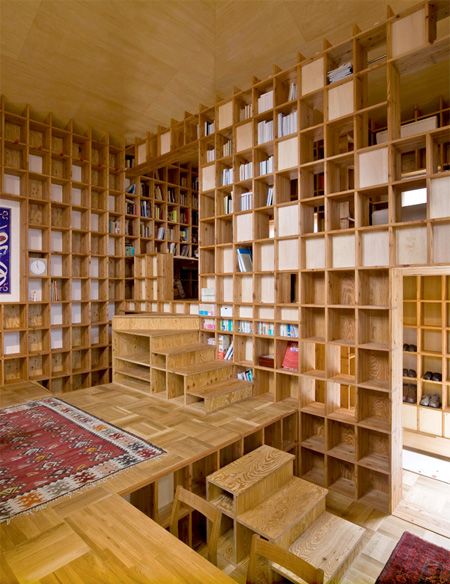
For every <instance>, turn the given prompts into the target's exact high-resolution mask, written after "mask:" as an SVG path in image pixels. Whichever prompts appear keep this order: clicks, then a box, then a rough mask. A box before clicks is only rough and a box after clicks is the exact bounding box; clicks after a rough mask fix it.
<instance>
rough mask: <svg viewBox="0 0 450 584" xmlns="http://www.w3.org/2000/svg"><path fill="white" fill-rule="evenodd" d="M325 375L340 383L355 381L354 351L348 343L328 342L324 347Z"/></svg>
mask: <svg viewBox="0 0 450 584" xmlns="http://www.w3.org/2000/svg"><path fill="white" fill-rule="evenodd" d="M326 365H327V377H328V379H330V380H331V381H334V382H336V383H341V384H344V385H345V384H349V383H350V384H351V383H355V381H356V377H355V372H356V351H355V349H354V348H353V347H350V346H348V345H338V344H334V345H332V344H329V345H328V346H327V347H326Z"/></svg>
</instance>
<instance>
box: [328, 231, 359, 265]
mask: <svg viewBox="0 0 450 584" xmlns="http://www.w3.org/2000/svg"><path fill="white" fill-rule="evenodd" d="M331 263H332V267H333V268H353V267H354V266H355V263H356V257H355V236H354V235H352V234H351V235H334V236H333V237H332V238H331Z"/></svg>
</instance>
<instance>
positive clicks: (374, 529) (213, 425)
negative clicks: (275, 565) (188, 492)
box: [0, 383, 450, 584]
mask: <svg viewBox="0 0 450 584" xmlns="http://www.w3.org/2000/svg"><path fill="white" fill-rule="evenodd" d="M47 393H48V392H46V391H45V390H41V389H40V388H39V386H38V385H36V384H29V383H27V384H23V385H22V387H16V388H15V391H14V392H13V394H12V393H11V392H10V391H9V390H8V391H3V392H0V396H1V404H2V406H3V407H5V406H7V405H9V404H10V403H12V402H15V403H17V401H18V400H19V398H20V399H21V400H22V401H26V400H27V399H35V398H37V397H42V396H43V395H46V394H47ZM12 395H13V396H14V399H12ZM63 399H64V400H66V401H68V402H69V403H72V404H74V405H77V406H78V407H81V408H83V409H85V410H87V411H89V412H90V413H92V414H95V415H97V416H98V417H101V418H103V419H105V420H107V421H108V422H110V423H113V424H116V425H118V426H120V427H122V428H123V429H126V430H129V431H132V432H134V433H137V434H139V435H140V436H142V437H143V438H147V439H149V440H151V441H152V442H154V443H155V444H157V445H159V446H161V447H163V448H165V449H166V450H167V451H168V454H167V456H164V457H161V458H160V459H157V460H155V461H150V462H148V463H143V464H141V465H139V467H135V468H134V469H133V470H132V471H130V472H128V471H126V472H124V473H120V474H119V475H118V476H116V477H113V478H111V479H109V480H107V481H106V482H104V483H102V485H101V486H100V487H94V488H92V489H88V490H86V491H85V492H81V493H80V494H77V495H75V496H73V497H66V498H64V499H62V500H61V501H56V502H55V503H54V504H53V505H49V507H47V508H46V509H44V510H42V511H39V512H35V513H31V514H29V515H24V516H21V517H18V518H16V519H14V520H13V521H11V523H10V524H9V525H6V524H3V525H1V526H0V541H1V546H2V553H3V554H6V555H7V556H8V557H10V556H9V555H8V554H9V550H11V549H13V548H15V547H16V546H19V544H20V549H21V550H22V551H21V553H22V556H21V563H20V564H19V563H17V564H16V565H17V570H19V571H18V572H17V574H16V575H17V576H19V573H22V575H23V571H22V572H20V569H19V568H20V565H22V566H23V565H26V563H27V562H30V561H31V558H32V556H33V554H35V553H36V549H37V548H36V546H39V545H42V543H43V542H44V541H46V538H48V537H52V536H53V535H55V534H56V535H58V534H57V533H56V531H55V530H57V531H58V533H59V532H60V534H62V536H64V537H62V540H63V543H62V551H61V553H60V554H59V556H58V557H59V560H58V566H57V567H54V568H52V566H51V565H50V564H49V563H45V562H43V563H42V564H41V568H40V569H41V571H42V570H44V572H45V574H44V573H42V574H41V575H40V576H39V577H38V578H37V579H36V581H40V582H44V581H47V580H44V578H45V577H47V576H48V574H50V573H52V572H53V571H54V570H55V571H56V570H59V572H58V573H59V574H61V573H63V572H64V568H63V567H64V566H65V565H66V564H70V562H71V561H73V558H78V560H77V561H81V560H80V557H81V556H82V554H84V553H88V552H87V551H86V550H89V549H91V552H89V553H93V551H92V550H94V549H96V548H95V544H94V543H92V541H91V540H90V537H89V534H88V531H89V530H88V529H87V528H86V529H85V528H84V527H83V526H82V522H81V523H80V517H81V518H82V517H85V516H86V514H87V513H89V511H88V507H89V509H91V508H92V510H94V511H95V510H96V512H97V513H99V512H100V509H102V508H103V507H104V506H105V508H111V509H112V507H114V501H113V499H110V498H109V497H111V496H116V495H114V493H119V494H122V495H124V494H125V493H131V492H132V491H133V490H136V489H137V488H140V487H143V486H144V485H145V484H149V483H151V482H152V481H154V480H155V479H156V478H160V477H162V476H164V475H166V474H167V473H168V472H171V470H173V469H174V468H178V467H180V466H183V465H185V464H187V462H189V461H190V460H194V459H195V458H198V457H202V456H204V455H205V453H207V452H211V451H212V450H216V449H217V448H218V446H219V445H224V444H227V443H228V444H229V443H230V441H231V442H232V441H233V440H236V439H237V438H238V437H239V436H241V437H244V436H245V434H246V433H248V434H251V433H252V432H254V431H255V430H257V429H258V428H260V427H264V426H267V425H269V426H270V424H272V423H273V422H274V421H276V420H278V419H282V418H283V417H285V416H286V415H288V414H289V412H290V411H291V410H294V408H293V406H292V405H290V402H289V400H286V401H283V402H281V403H273V402H271V401H270V399H269V398H268V397H265V396H261V397H258V398H252V402H253V407H249V405H250V404H249V401H246V402H243V403H244V404H245V407H243V404H242V403H240V404H235V405H232V406H229V407H227V408H225V409H223V410H221V411H220V412H217V413H214V414H210V415H208V416H201V415H197V414H195V413H192V412H188V411H186V410H184V409H183V408H181V407H179V406H175V405H173V404H169V403H167V402H163V401H162V400H159V399H157V398H154V397H152V396H145V395H143V394H141V393H139V392H136V391H133V390H130V389H128V388H125V387H123V386H119V385H117V384H108V385H102V386H96V387H92V388H87V389H83V390H79V391H77V392H71V393H67V394H64V396H63ZM403 486H404V495H405V499H404V502H402V504H401V505H400V512H399V513H397V512H396V516H393V515H386V514H383V513H382V512H380V511H378V510H376V509H373V508H371V507H369V506H367V505H365V504H362V503H359V502H354V501H352V500H351V499H349V498H347V497H345V496H343V495H341V494H338V493H329V494H328V497H327V510H328V511H329V512H331V513H335V514H337V515H339V516H341V517H343V518H345V519H347V520H349V521H352V522H354V523H355V524H357V525H361V526H363V527H365V528H366V534H365V536H364V537H365V539H364V543H363V548H362V551H361V552H360V553H359V555H358V556H357V557H356V559H355V560H354V561H353V563H352V564H351V566H350V568H349V570H348V571H347V572H346V574H345V576H344V578H343V580H342V582H343V584H354V583H355V582H358V584H359V583H361V584H366V583H367V584H369V583H373V582H374V581H375V580H376V578H377V576H378V574H379V573H380V571H381V569H382V567H383V566H384V564H385V563H386V561H387V559H388V558H389V555H390V553H391V552H392V550H393V548H394V547H395V545H396V543H397V541H398V540H399V538H400V536H401V535H402V533H403V532H404V531H405V530H406V531H410V532H411V533H414V534H416V535H418V536H419V537H422V538H423V539H425V540H428V541H430V542H433V543H435V544H437V545H440V546H443V547H445V548H447V549H450V539H449V537H445V536H444V535H442V534H444V533H446V532H447V533H448V534H449V535H450V530H449V526H450V503H449V501H448V497H447V494H448V485H447V484H445V483H443V482H442V481H436V480H433V479H430V478H427V477H423V476H420V475H418V474H415V473H412V472H410V471H404V472H403ZM131 499H132V500H133V497H132V498H131ZM108 501H109V503H108ZM108 505H109V507H108ZM94 508H95V509H94ZM408 510H409V513H408ZM433 511H434V515H432V512H433ZM134 515H135V514H134V512H133V516H134ZM420 516H422V518H424V521H426V525H427V526H428V528H424V527H421V526H420V524H415V523H418V521H417V518H418V517H420ZM138 517H139V514H138V515H136V517H135V519H136V518H138ZM109 520H110V521H112V524H114V521H116V520H115V519H114V514H113V513H112V514H111V515H110V517H109ZM75 524H76V525H78V528H77V535H76V537H75V536H74V535H73V534H72V531H71V530H72V528H71V526H73V525H75ZM80 525H81V527H80ZM112 527H114V525H112ZM128 528H129V529H133V527H132V525H131V524H130V526H129V527H128ZM113 533H114V529H111V530H110V535H109V536H108V538H107V539H106V540H102V541H107V544H105V545H107V546H108V549H109V552H108V553H111V554H112V556H111V557H112V558H114V562H116V561H117V562H118V561H119V559H120V557H121V555H122V554H124V553H125V554H126V553H127V551H126V550H125V548H124V549H122V548H123V546H124V545H125V544H123V542H121V541H119V540H117V539H116V538H115V537H114V535H113ZM71 534H72V535H71ZM24 544H26V545H24ZM222 544H223V545H222V546H221V547H220V548H219V567H220V568H221V569H222V570H224V571H225V572H226V573H228V574H230V575H231V577H232V578H233V579H235V580H236V581H237V582H240V583H241V582H245V573H246V562H243V563H242V564H240V565H239V566H236V565H234V564H232V563H231V562H230V558H231V552H230V545H231V544H230V543H229V542H228V543H227V539H226V538H225V539H224V540H223V541H222ZM89 546H90V548H89ZM139 553H140V552H139ZM74 554H75V555H74ZM3 557H5V556H4V555H3ZM8 570H9V569H8ZM61 570H62V572H61ZM6 573H7V574H8V576H9V575H10V574H9V571H8V572H6ZM6 581H8V580H6ZM11 581H14V580H11ZM62 581H65V582H69V581H70V580H67V579H66V580H62Z"/></svg>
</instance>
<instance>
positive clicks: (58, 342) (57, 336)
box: [50, 328, 63, 350]
mask: <svg viewBox="0 0 450 584" xmlns="http://www.w3.org/2000/svg"><path fill="white" fill-rule="evenodd" d="M50 348H51V349H55V350H56V349H62V348H63V330H62V329H60V328H58V329H51V331H50Z"/></svg>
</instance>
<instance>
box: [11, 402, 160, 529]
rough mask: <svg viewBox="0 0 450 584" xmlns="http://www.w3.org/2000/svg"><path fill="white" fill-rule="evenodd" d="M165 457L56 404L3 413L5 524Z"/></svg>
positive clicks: (14, 408)
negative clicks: (126, 471) (55, 500)
mask: <svg viewBox="0 0 450 584" xmlns="http://www.w3.org/2000/svg"><path fill="white" fill-rule="evenodd" d="M164 452H165V451H164V450H162V449H161V448H157V447H156V446H153V445H152V444H149V443H148V442H145V441H144V440H141V439H140V438H138V437H137V436H133V435H132V434H130V433H128V432H124V431H123V430H121V429H120V428H117V427H116V426H112V425H111V424H108V423H107V422H104V421H103V420H100V419H98V418H96V417H94V416H91V415H90V414H88V413H86V412H84V411H83V410H80V409H78V408H76V407H74V406H71V405H70V404H68V403H66V402H64V401H62V400H60V399H57V398H53V397H49V398H45V399H40V400H36V401H30V402H27V403H25V404H20V405H18V406H12V407H10V408H5V409H3V410H0V522H1V521H7V520H8V519H11V518H12V517H14V516H16V515H18V514H20V513H23V512H25V511H29V510H30V509H36V508H38V507H41V506H42V505H45V504H47V503H49V502H50V501H52V500H54V499H57V498H58V497H62V496H63V495H67V494H68V493H72V492H73V491H77V490H78V489H81V488H82V487H85V486H86V485H90V484H92V483H95V482H97V481H99V480H102V479H104V478H106V477H109V476H111V475H113V474H115V473H117V472H119V471H121V470H124V469H126V468H129V467H130V466H134V465H135V464H138V463H139V462H144V461H146V460H150V459H152V458H155V457H157V456H160V455H161V454H163V453H164Z"/></svg>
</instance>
